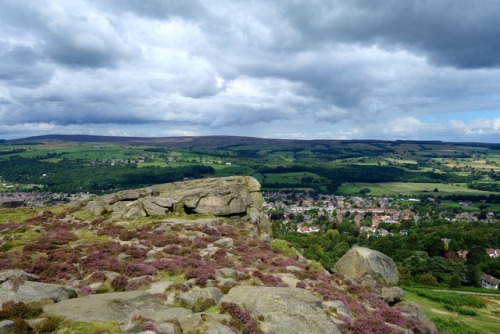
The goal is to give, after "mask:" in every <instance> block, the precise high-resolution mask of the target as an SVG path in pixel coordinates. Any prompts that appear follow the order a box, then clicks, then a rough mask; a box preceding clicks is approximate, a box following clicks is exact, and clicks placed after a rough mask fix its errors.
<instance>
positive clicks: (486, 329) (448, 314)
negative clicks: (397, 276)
mask: <svg viewBox="0 0 500 334" xmlns="http://www.w3.org/2000/svg"><path fill="white" fill-rule="evenodd" d="M405 292H406V294H405V299H406V300H409V301H413V302H415V303H417V304H419V305H420V306H421V307H422V308H423V309H424V311H425V313H426V314H427V315H428V316H429V317H430V318H431V320H432V321H433V322H434V324H435V325H436V326H437V327H438V329H439V330H444V331H446V332H448V333H450V334H468V333H482V334H494V333H497V331H498V327H499V326H500V319H499V318H498V312H499V306H500V296H498V297H485V296H471V295H462V294H453V293H451V292H449V293H448V292H441V291H439V292H437V291H432V290H429V289H421V288H419V289H417V288H405Z"/></svg>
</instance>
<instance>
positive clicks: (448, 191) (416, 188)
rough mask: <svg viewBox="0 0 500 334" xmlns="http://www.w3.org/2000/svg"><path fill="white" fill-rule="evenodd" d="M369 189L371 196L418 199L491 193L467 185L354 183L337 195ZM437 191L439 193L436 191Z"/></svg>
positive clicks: (342, 188) (342, 187)
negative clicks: (430, 196)
mask: <svg viewBox="0 0 500 334" xmlns="http://www.w3.org/2000/svg"><path fill="white" fill-rule="evenodd" d="M365 188H366V189H369V190H370V191H369V194H370V196H409V197H417V196H420V195H428V194H429V193H432V195H433V196H438V197H443V196H451V195H489V194H490V192H487V191H482V190H476V189H470V188H468V187H467V184H465V183H456V184H447V183H426V182H421V183H415V182H383V183H354V184H343V185H342V186H340V187H339V188H338V189H337V193H339V194H343V195H357V194H360V193H361V192H362V190H363V189H365ZM436 190H437V191H436Z"/></svg>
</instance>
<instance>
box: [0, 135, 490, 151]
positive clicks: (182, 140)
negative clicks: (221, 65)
mask: <svg viewBox="0 0 500 334" xmlns="http://www.w3.org/2000/svg"><path fill="white" fill-rule="evenodd" d="M52 141H62V142H80V143H119V144H124V145H148V146H165V145H167V146H173V147H193V146H208V147H219V146H226V147H227V146H232V145H249V144H254V145H273V146H287V145H298V146H302V145H306V146H311V145H312V146H314V145H331V146H336V145H355V144H367V145H381V144H385V145H389V146H392V147H394V146H398V145H402V144H415V145H442V146H450V145H451V146H473V147H486V148H490V149H500V143H476V142H443V141H436V140H428V141H425V140H396V141H390V140H376V139H359V140H337V139H312V140H302V139H271V138H257V137H243V136H182V137H121V136H93V135H57V134H55V135H45V136H34V137H27V138H21V139H14V140H0V144H2V143H4V144H26V143H30V144H35V143H38V144H41V143H44V142H52Z"/></svg>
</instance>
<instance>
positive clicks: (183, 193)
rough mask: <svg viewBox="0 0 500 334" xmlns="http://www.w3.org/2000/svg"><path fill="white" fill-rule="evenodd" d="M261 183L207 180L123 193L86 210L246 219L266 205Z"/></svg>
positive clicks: (242, 179) (240, 179)
mask: <svg viewBox="0 0 500 334" xmlns="http://www.w3.org/2000/svg"><path fill="white" fill-rule="evenodd" d="M260 189H261V186H260V183H259V182H258V181H257V180H256V179H254V178H253V177H250V176H231V177H223V178H208V179H198V180H190V181H182V182H173V183H165V184H159V185H154V186H151V187H146V188H140V189H133V190H123V191H119V192H117V193H113V194H109V195H104V196H101V197H98V198H96V199H95V200H94V201H92V202H90V203H89V204H88V206H87V208H88V210H90V211H92V212H93V213H94V214H95V215H102V214H104V213H107V212H110V213H112V214H113V216H114V217H123V218H139V217H147V216H159V217H161V216H166V215H167V214H169V213H173V212H174V213H180V214H210V215H214V216H216V217H227V216H235V215H240V216H242V215H246V214H247V213H248V210H249V209H250V208H252V207H254V208H258V209H261V208H262V204H263V199H262V194H261V193H260Z"/></svg>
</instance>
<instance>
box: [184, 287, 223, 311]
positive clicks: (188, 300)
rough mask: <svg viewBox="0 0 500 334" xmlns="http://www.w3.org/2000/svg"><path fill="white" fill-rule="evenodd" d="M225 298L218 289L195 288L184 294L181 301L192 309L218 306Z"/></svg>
mask: <svg viewBox="0 0 500 334" xmlns="http://www.w3.org/2000/svg"><path fill="white" fill-rule="evenodd" d="M222 296H224V294H223V293H222V291H221V290H220V289H218V288H198V287H196V288H194V289H193V290H191V291H188V292H186V293H183V294H182V295H180V296H179V299H180V300H181V301H182V302H183V303H185V304H186V305H189V306H190V307H193V306H196V305H200V304H202V303H203V304H204V305H206V306H212V305H217V303H218V302H219V300H220V299H221V298H222Z"/></svg>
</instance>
